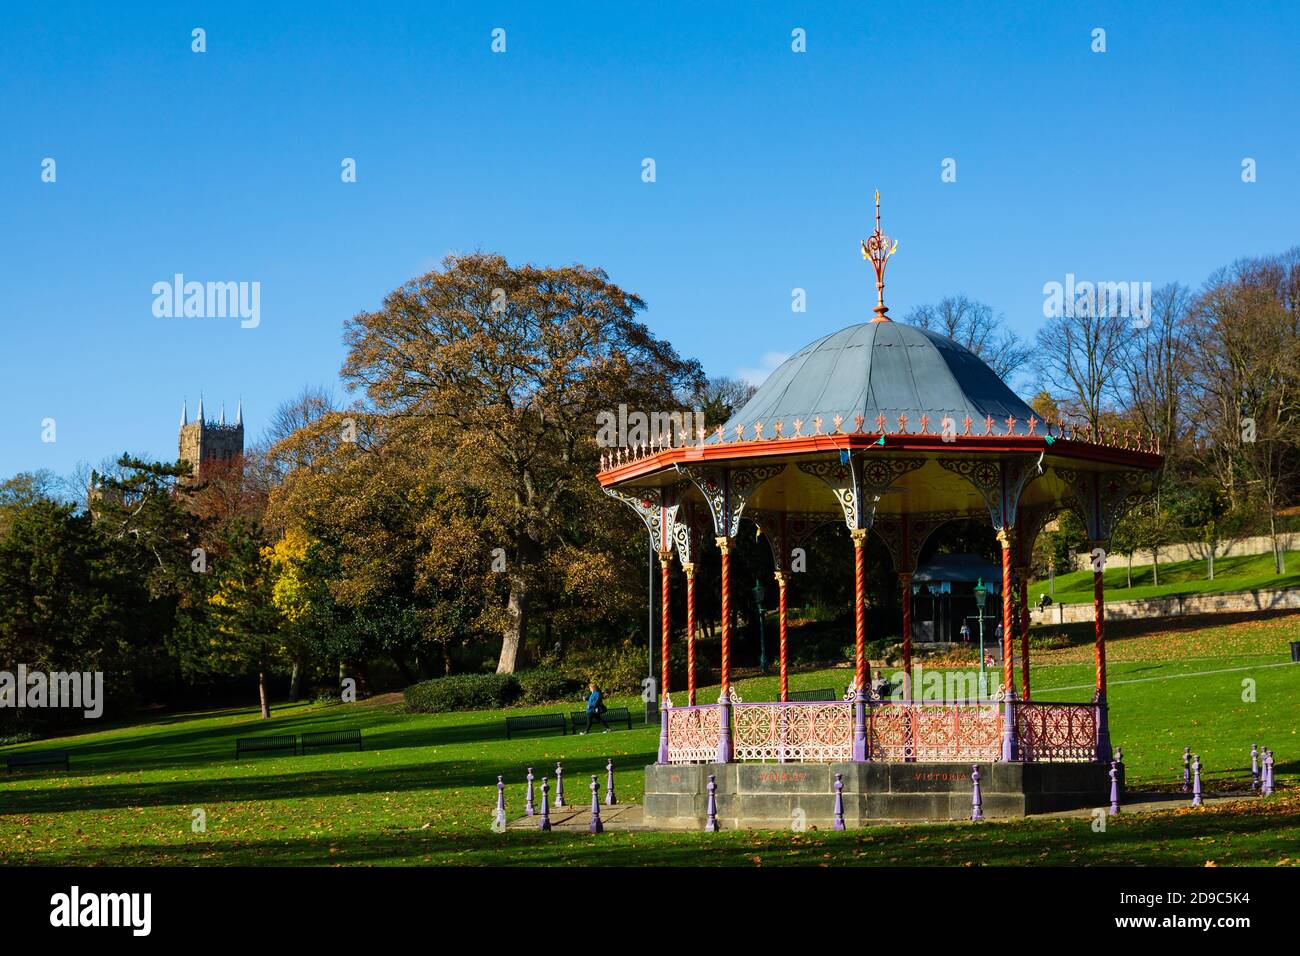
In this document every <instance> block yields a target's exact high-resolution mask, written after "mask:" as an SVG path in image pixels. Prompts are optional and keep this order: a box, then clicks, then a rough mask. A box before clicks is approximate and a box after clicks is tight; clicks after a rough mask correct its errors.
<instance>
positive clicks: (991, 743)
mask: <svg viewBox="0 0 1300 956" xmlns="http://www.w3.org/2000/svg"><path fill="white" fill-rule="evenodd" d="M1004 707H1005V705H1004V704H1003V703H1002V702H998V701H978V702H972V703H925V702H910V703H909V702H907V701H893V700H883V701H881V700H873V701H871V702H870V704H869V705H868V713H867V756H868V759H869V760H878V761H882V762H901V761H923V762H962V763H968V762H974V761H995V760H1000V759H1002V736H1003V729H1004V728H1003V724H1004V722H1005V720H1006V717H1005V715H1004ZM1011 708H1012V713H1013V714H1014V717H1013V719H1014V721H1015V730H1016V739H1017V744H1018V757H1019V759H1020V760H1021V761H1024V762H1026V763H1062V762H1074V763H1086V762H1090V761H1094V760H1097V759H1098V757H1097V753H1098V749H1097V748H1098V739H1097V729H1098V725H1099V719H1098V718H1099V705H1097V704H1064V703H1054V702H1042V701H1013V702H1012V704H1011ZM731 711H732V715H731V717H732V719H731V724H732V737H733V741H734V751H733V753H734V756H733V759H734V760H736V761H739V762H755V763H766V762H769V761H770V762H777V763H786V762H788V763H841V762H848V761H850V760H852V759H853V702H852V701H816V702H802V701H801V702H791V703H785V704H782V703H777V702H757V703H749V704H747V703H739V702H737V703H733V704H732V706H731ZM664 713H665V714H666V724H667V756H668V763H670V764H686V763H713V762H715V760H716V759H717V752H718V740H719V737H720V735H721V730H722V726H721V721H722V719H723V708H722V707H720V706H719V705H717V704H701V705H698V706H694V707H670V708H665V710H664Z"/></svg>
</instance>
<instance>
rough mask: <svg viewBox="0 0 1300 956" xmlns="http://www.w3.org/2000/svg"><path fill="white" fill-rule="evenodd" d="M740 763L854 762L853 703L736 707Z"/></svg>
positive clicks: (735, 733) (736, 750)
mask: <svg viewBox="0 0 1300 956" xmlns="http://www.w3.org/2000/svg"><path fill="white" fill-rule="evenodd" d="M733 710H734V717H733V719H732V723H733V725H734V728H735V729H734V731H733V734H732V737H733V741H734V742H733V747H734V751H733V753H734V757H735V759H736V760H748V761H758V762H766V761H769V760H774V761H776V762H778V763H842V762H846V761H849V760H852V759H853V702H852V701H848V700H827V701H809V702H802V701H800V702H791V703H785V704H781V703H754V704H735V705H733Z"/></svg>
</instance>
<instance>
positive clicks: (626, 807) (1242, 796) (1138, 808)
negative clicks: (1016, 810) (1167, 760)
mask: <svg viewBox="0 0 1300 956" xmlns="http://www.w3.org/2000/svg"><path fill="white" fill-rule="evenodd" d="M1202 799H1203V801H1204V804H1205V806H1207V807H1208V806H1212V805H1214V804H1219V803H1231V802H1232V801H1234V800H1254V799H1259V798H1258V797H1256V796H1254V795H1252V794H1251V793H1250V791H1241V792H1238V793H1219V794H1208V793H1207V794H1205V795H1204V797H1203V798H1202ZM1191 802H1192V797H1191V794H1188V793H1182V792H1179V791H1174V792H1168V793H1131V794H1129V796H1128V797H1127V799H1126V800H1123V801H1121V802H1120V813H1122V814H1123V813H1152V812H1155V811H1159V810H1177V809H1179V808H1181V807H1189V806H1191ZM1108 806H1109V804H1108V803H1098V804H1097V807H1084V808H1082V809H1079V810H1061V811H1059V812H1057V813H1036V814H1034V815H1033V816H1030V817H997V818H993V819H991V820H989V821H986V822H990V823H1003V822H1014V821H1017V820H1024V819H1029V820H1043V819H1062V818H1071V817H1075V818H1083V819H1088V818H1091V817H1092V815H1093V813H1094V812H1095V810H1096V809H1098V808H1104V807H1108ZM540 820H541V816H540V810H539V813H538V815H535V816H531V817H519V818H518V819H515V820H511V821H510V824H509V829H511V830H535V829H537V825H538V823H539V822H540ZM600 820H601V822H602V823H603V824H604V825H605V829H606V830H611V831H613V830H632V831H640V832H649V831H650V828H649V827H647V826H646V825H645V824H644V822H642V821H643V814H642V809H641V805H640V804H636V803H620V804H616V805H615V806H612V807H607V806H605V805H604V804H602V805H601V808H600ZM960 822H962V821H960V820H947V821H945V820H872V821H871V823H870V825H871V826H891V825H893V826H931V825H934V824H939V823H960ZM590 823H591V807H590V806H589V805H588V806H582V807H572V806H566V807H558V808H555V809H552V810H551V829H552V830H558V831H561V832H570V833H572V832H575V831H580V832H582V833H586V832H587V827H588V825H589V824H590Z"/></svg>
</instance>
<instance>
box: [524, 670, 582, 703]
mask: <svg viewBox="0 0 1300 956" xmlns="http://www.w3.org/2000/svg"><path fill="white" fill-rule="evenodd" d="M519 686H520V687H521V688H522V690H523V701H524V703H525V704H549V703H551V702H552V701H557V700H572V699H574V698H575V697H576V696H577V695H578V694H579V693H581V691H582V689H583V687H584V686H585V685H584V684H583V682H582V679H581V678H580V677H577V676H575V675H573V674H566V673H564V672H563V671H560V670H557V669H556V668H554V667H536V668H533V669H532V670H530V671H524V672H523V673H521V674H520V675H519Z"/></svg>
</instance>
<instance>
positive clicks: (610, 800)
mask: <svg viewBox="0 0 1300 956" xmlns="http://www.w3.org/2000/svg"><path fill="white" fill-rule="evenodd" d="M605 774H606V776H605V806H607V807H612V806H613V805H614V804H616V803H618V797H616V796H614V758H613V757H610V758H609V763H607V764H605Z"/></svg>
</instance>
